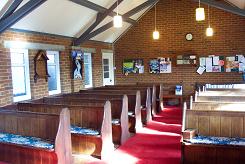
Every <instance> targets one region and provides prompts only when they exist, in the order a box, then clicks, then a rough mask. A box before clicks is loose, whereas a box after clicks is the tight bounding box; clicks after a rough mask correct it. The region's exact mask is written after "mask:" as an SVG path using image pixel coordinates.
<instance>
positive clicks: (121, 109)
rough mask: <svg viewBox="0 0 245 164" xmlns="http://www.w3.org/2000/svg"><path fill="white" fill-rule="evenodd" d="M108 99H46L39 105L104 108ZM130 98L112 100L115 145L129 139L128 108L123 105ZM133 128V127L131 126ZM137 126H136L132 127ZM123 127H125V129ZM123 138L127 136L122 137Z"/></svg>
mask: <svg viewBox="0 0 245 164" xmlns="http://www.w3.org/2000/svg"><path fill="white" fill-rule="evenodd" d="M106 100H107V98H104V99H102V98H101V99H81V98H77V97H76V98H75V97H73V98H70V97H66V98H64V97H44V98H43V99H41V100H40V101H39V103H45V104H62V105H76V106H88V107H94V106H104V104H105V102H106ZM127 101H128V98H127V96H126V95H124V96H123V98H113V99H110V102H111V111H112V136H113V143H114V144H118V145H120V144H122V143H123V142H124V141H125V140H127V138H129V131H128V129H129V125H128V114H127V113H128V106H123V103H124V104H125V103H126V104H128V102H127ZM130 126H131V125H130ZM132 126H135V125H132ZM122 127H125V129H123V128H122ZM122 136H127V137H126V138H125V137H122Z"/></svg>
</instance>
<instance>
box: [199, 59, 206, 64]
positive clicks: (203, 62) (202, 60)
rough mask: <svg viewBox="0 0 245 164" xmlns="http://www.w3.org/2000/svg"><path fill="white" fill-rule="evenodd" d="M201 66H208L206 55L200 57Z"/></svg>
mask: <svg viewBox="0 0 245 164" xmlns="http://www.w3.org/2000/svg"><path fill="white" fill-rule="evenodd" d="M199 60H200V66H206V58H205V57H200V58H199Z"/></svg>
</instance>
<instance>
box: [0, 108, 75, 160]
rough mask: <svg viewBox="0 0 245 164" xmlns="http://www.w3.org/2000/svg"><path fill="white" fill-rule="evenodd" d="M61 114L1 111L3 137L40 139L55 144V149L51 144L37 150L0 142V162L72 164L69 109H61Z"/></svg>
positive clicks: (0, 122) (0, 126) (0, 120)
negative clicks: (16, 136)
mask: <svg viewBox="0 0 245 164" xmlns="http://www.w3.org/2000/svg"><path fill="white" fill-rule="evenodd" d="M60 111H61V112H60V113H59V114H58V115H57V114H40V113H31V112H16V111H14V110H11V111H10V110H0V132H1V133H2V134H3V133H8V134H13V135H21V136H23V137H24V136H28V137H37V138H40V139H42V140H43V141H46V142H48V143H50V144H52V145H54V147H52V145H49V148H45V147H43V146H41V147H40V145H39V147H34V146H31V145H20V144H18V143H8V142H0V161H4V162H7V163H14V164H30V163H36V164H42V163H45V164H55V163H58V164H65V163H72V154H71V140H69V139H70V137H71V135H70V131H69V129H68V127H69V126H67V125H68V124H69V121H68V120H69V111H68V110H67V109H63V110H61V109H60ZM67 118H68V119H67ZM0 137H3V135H0ZM14 137H15V136H14ZM64 139H66V140H65V141H64ZM67 139H68V140H67ZM25 140H27V138H26V139H25ZM22 141H23V139H22ZM15 142H16V139H15ZM64 153H65V155H64Z"/></svg>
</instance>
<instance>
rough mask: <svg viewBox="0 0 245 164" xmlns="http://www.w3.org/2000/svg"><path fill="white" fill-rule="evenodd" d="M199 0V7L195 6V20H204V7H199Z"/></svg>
mask: <svg viewBox="0 0 245 164" xmlns="http://www.w3.org/2000/svg"><path fill="white" fill-rule="evenodd" d="M200 3H201V2H200V0H199V7H198V8H196V20H197V21H203V20H205V12H204V8H202V7H201V4H200Z"/></svg>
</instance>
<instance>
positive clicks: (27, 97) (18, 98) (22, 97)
mask: <svg viewBox="0 0 245 164" xmlns="http://www.w3.org/2000/svg"><path fill="white" fill-rule="evenodd" d="M12 53H23V54H24V63H23V65H20V64H15V63H12V55H11V54H12ZM10 60H11V77H12V88H13V92H12V93H13V102H19V101H23V100H30V99H31V85H30V69H29V55H28V49H16V48H10ZM20 66H23V67H24V70H25V87H26V94H25V95H19V96H14V85H13V84H14V81H13V79H14V78H13V72H12V67H20Z"/></svg>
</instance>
